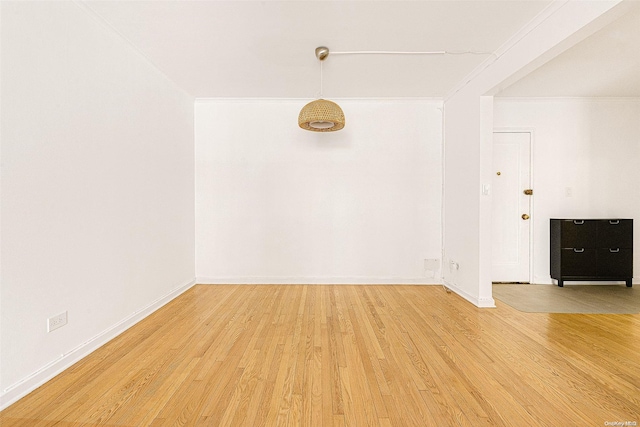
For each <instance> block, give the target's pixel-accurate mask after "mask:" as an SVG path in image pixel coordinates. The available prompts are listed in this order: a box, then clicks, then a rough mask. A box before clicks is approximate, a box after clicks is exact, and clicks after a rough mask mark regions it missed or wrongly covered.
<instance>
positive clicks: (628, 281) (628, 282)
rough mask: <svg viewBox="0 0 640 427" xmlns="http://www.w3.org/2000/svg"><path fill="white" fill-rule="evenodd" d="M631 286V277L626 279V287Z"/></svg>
mask: <svg viewBox="0 0 640 427" xmlns="http://www.w3.org/2000/svg"><path fill="white" fill-rule="evenodd" d="M631 286H632V284H631V279H629V280H627V288H630V287H631Z"/></svg>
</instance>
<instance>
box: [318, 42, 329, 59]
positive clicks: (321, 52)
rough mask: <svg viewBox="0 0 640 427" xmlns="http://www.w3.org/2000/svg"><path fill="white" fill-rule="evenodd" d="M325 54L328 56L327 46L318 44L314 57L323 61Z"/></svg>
mask: <svg viewBox="0 0 640 427" xmlns="http://www.w3.org/2000/svg"><path fill="white" fill-rule="evenodd" d="M327 56H329V48H328V47H325V46H320V47H317V48H316V58H318V59H319V60H320V61H324V60H325V59H326V58H327Z"/></svg>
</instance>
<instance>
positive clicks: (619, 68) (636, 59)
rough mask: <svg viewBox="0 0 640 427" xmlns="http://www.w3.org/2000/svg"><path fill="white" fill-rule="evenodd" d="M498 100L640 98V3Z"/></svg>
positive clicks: (528, 76)
mask: <svg viewBox="0 0 640 427" xmlns="http://www.w3.org/2000/svg"><path fill="white" fill-rule="evenodd" d="M630 6H631V7H630V9H629V11H628V12H626V13H625V15H623V16H622V17H621V18H619V19H618V20H616V21H614V22H613V23H611V24H609V25H608V26H606V27H604V28H603V29H601V30H600V31H598V32H596V33H594V34H592V35H591V36H589V37H587V38H586V39H584V40H583V41H582V42H580V43H578V44H576V45H575V46H573V47H571V48H569V49H568V50H566V51H565V52H564V53H562V54H561V55H559V56H557V57H555V58H554V59H552V60H551V61H549V62H547V63H546V64H544V65H542V66H541V67H539V68H538V69H536V70H535V71H533V72H531V73H529V74H528V75H527V76H525V77H524V78H522V79H520V80H519V81H517V82H515V83H514V84H512V85H511V86H509V87H507V88H506V89H504V90H503V91H502V92H500V93H499V94H497V95H496V96H504V97H640V2H630Z"/></svg>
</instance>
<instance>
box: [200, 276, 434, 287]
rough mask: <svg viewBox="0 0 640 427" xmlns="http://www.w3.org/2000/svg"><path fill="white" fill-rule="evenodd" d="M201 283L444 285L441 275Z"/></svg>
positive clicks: (207, 280) (209, 280)
mask: <svg viewBox="0 0 640 427" xmlns="http://www.w3.org/2000/svg"><path fill="white" fill-rule="evenodd" d="M196 282H197V283H198V284H200V285H442V279H441V278H440V277H366V276H343V277H340V276H336V277H326V276H299V277H293V276H262V277H259V276H227V277H206V276H198V277H197V278H196Z"/></svg>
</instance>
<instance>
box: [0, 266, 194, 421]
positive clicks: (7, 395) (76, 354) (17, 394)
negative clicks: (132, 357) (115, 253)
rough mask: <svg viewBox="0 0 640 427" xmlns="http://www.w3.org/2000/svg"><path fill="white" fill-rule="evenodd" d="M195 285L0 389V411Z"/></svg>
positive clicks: (181, 288)
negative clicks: (0, 392)
mask: <svg viewBox="0 0 640 427" xmlns="http://www.w3.org/2000/svg"><path fill="white" fill-rule="evenodd" d="M195 284H196V279H195V278H194V279H192V280H190V281H189V282H187V283H185V284H182V285H180V286H178V287H177V288H175V289H173V290H172V291H170V292H169V293H167V294H165V295H164V296H162V297H160V298H158V299H157V300H155V301H153V302H152V303H151V304H149V305H147V306H146V307H144V308H142V309H140V310H138V311H136V312H134V313H133V314H131V315H130V316H128V317H126V318H124V319H122V320H121V321H120V322H118V323H116V324H115V325H113V326H111V327H110V328H108V329H106V330H104V331H102V332H101V333H99V334H98V335H96V336H94V337H93V338H91V339H89V340H88V341H86V342H85V343H83V344H81V345H79V346H78V347H76V348H74V349H72V350H70V351H68V352H66V353H64V354H62V355H61V356H60V357H59V358H57V359H55V360H52V361H51V362H49V363H48V364H46V365H44V366H42V367H41V368H40V369H38V370H37V371H35V372H33V373H32V374H30V375H28V376H26V377H25V378H23V379H22V380H20V381H18V382H17V383H15V384H13V385H11V386H9V387H7V388H6V389H4V390H2V394H1V395H0V411H1V410H3V409H5V408H7V407H8V406H10V405H11V404H13V403H15V402H16V401H18V400H20V399H21V398H23V397H24V396H26V395H27V394H29V393H31V392H32V391H33V390H35V389H36V388H38V387H40V386H41V385H42V384H44V383H46V382H47V381H49V380H50V379H52V378H53V377H55V376H56V375H58V374H60V373H61V372H63V371H64V370H65V369H67V368H69V367H70V366H72V365H73V364H74V363H76V362H78V361H80V360H81V359H83V358H84V357H86V356H88V355H89V354H91V353H92V352H94V351H95V350H97V349H98V348H100V347H102V346H103V345H104V344H106V343H107V342H109V341H111V340H112V339H114V338H115V337H117V336H118V335H120V334H121V333H123V332H124V331H126V330H127V329H129V328H131V327H132V326H133V325H135V324H136V323H138V322H140V321H141V320H142V319H144V318H145V317H147V316H149V315H150V314H152V313H153V312H154V311H156V310H158V309H159V308H161V307H162V306H164V305H165V304H167V303H169V302H170V301H172V300H173V299H175V298H177V297H178V296H180V295H181V294H182V293H184V292H186V291H187V290H189V289H190V288H191V287H192V286H193V285H195Z"/></svg>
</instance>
